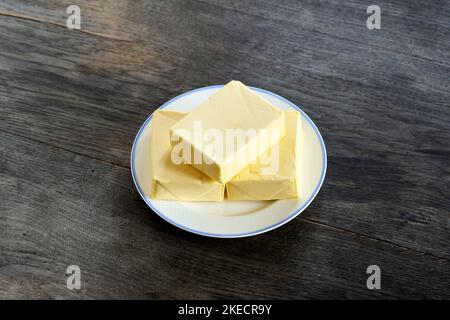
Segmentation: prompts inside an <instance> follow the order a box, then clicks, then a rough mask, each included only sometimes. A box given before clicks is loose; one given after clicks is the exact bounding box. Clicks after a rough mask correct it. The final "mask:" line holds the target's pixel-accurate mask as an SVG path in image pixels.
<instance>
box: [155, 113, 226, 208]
mask: <svg viewBox="0 0 450 320" xmlns="http://www.w3.org/2000/svg"><path fill="white" fill-rule="evenodd" d="M185 115H186V114H185V113H180V112H175V111H164V110H157V111H155V112H154V113H153V118H152V126H151V130H152V131H151V136H150V141H151V142H150V146H149V147H150V150H149V151H150V168H151V170H150V173H151V174H150V179H151V183H150V186H151V191H150V198H152V199H160V200H179V201H222V200H223V198H224V193H225V188H224V185H223V184H221V183H219V182H217V181H214V180H212V179H211V178H209V177H208V176H205V175H204V174H202V173H201V172H199V171H198V170H196V169H195V168H194V167H192V166H191V165H188V164H178V165H177V164H175V163H174V162H173V161H172V158H171V151H172V148H171V144H170V128H171V127H172V126H173V125H174V124H175V123H177V122H178V121H180V120H181V119H182V118H183V117H184V116H185Z"/></svg>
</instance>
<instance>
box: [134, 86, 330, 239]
mask: <svg viewBox="0 0 450 320" xmlns="http://www.w3.org/2000/svg"><path fill="white" fill-rule="evenodd" d="M223 86H224V85H221V84H218V85H212V86H207V87H202V88H197V89H193V90H190V91H186V92H184V93H182V94H180V95H178V96H176V97H174V98H172V99H170V100H169V101H167V102H166V103H164V104H163V105H162V106H161V107H159V108H158V109H164V108H166V107H168V106H169V105H171V104H172V103H173V102H175V101H176V100H178V99H180V98H182V97H184V96H187V95H190V94H193V93H196V92H199V91H203V90H210V89H215V88H221V87H223ZM249 88H251V89H252V90H254V91H257V92H258V91H259V92H264V93H266V94H268V95H271V96H273V97H275V98H278V99H280V100H282V101H283V102H285V103H287V104H288V105H289V106H290V107H292V108H293V109H296V110H298V111H300V113H301V114H302V116H304V118H305V119H306V120H307V121H308V122H309V123H310V124H311V126H312V128H313V129H314V132H315V133H316V135H317V137H318V138H319V141H320V146H321V149H322V173H321V175H320V179H319V182H318V183H317V185H316V187H315V188H314V192H313V193H312V195H311V196H310V197H309V199H308V201H306V202H305V204H304V205H302V206H301V207H299V208H296V209H295V210H294V211H293V212H291V213H290V214H289V215H288V216H287V217H286V218H285V219H283V220H281V221H279V222H277V223H275V224H273V225H270V226H268V227H265V228H262V229H259V230H256V231H251V232H245V233H237V234H220V233H219V234H218V233H208V232H204V231H200V230H195V229H192V228H189V227H186V226H183V225H180V224H178V223H177V222H175V221H173V220H171V219H169V218H168V217H167V216H165V215H164V214H163V213H162V212H160V211H159V210H158V209H156V207H155V206H153V205H152V203H151V200H150V201H149V200H148V199H147V197H146V196H145V195H144V193H143V191H142V189H141V186H140V185H139V182H138V181H137V179H136V174H135V165H134V159H135V150H136V145H137V142H138V141H139V137H140V135H141V133H142V132H143V130H144V129H145V127H146V126H147V125H148V123H149V122H150V121H151V119H152V117H153V112H152V114H151V115H150V116H149V117H148V118H147V119H146V120H145V122H144V123H143V124H142V126H141V127H140V128H139V131H138V133H137V135H136V138H135V139H134V142H133V147H132V148H131V159H130V164H131V175H132V177H133V182H134V185H135V186H136V189H137V190H138V192H139V194H140V196H141V197H142V199H143V200H144V202H145V203H146V204H147V205H148V206H149V207H150V209H152V210H153V211H154V212H155V213H156V214H157V215H158V216H160V217H161V218H162V219H164V220H165V221H167V222H169V223H170V224H172V225H174V226H176V227H178V228H180V229H182V230H185V231H188V232H191V233H195V234H198V235H202V236H206V237H213V238H243V237H250V236H255V235H258V234H261V233H264V232H267V231H270V230H273V229H276V228H278V227H281V226H282V225H284V224H285V223H288V222H289V221H291V220H292V219H294V218H295V217H297V216H298V215H299V214H300V213H302V212H303V211H304V210H305V209H306V208H307V207H308V206H309V205H310V204H311V202H312V201H313V200H314V198H315V197H316V196H317V194H318V193H319V190H320V188H321V187H322V184H323V181H324V180H325V174H326V172H327V151H326V148H325V142H324V141H323V138H322V135H321V134H320V132H319V129H318V128H317V126H316V124H315V123H314V122H313V121H312V120H311V118H310V117H309V116H308V115H307V114H306V113H305V112H304V111H303V110H302V109H300V108H299V107H298V106H297V105H295V104H294V103H292V102H291V101H289V100H287V99H286V98H283V97H282V96H280V95H278V94H276V93H273V92H271V91H268V90H264V89H260V88H256V87H249ZM278 201H280V200H278Z"/></svg>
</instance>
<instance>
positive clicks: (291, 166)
mask: <svg viewBox="0 0 450 320" xmlns="http://www.w3.org/2000/svg"><path fill="white" fill-rule="evenodd" d="M284 113H285V114H284V115H285V121H286V135H285V136H284V137H283V138H282V139H281V140H280V141H279V142H278V143H277V144H276V145H274V146H272V148H271V149H270V150H269V152H268V153H267V154H269V153H270V152H272V151H274V150H275V149H276V148H278V151H277V154H278V155H279V162H278V166H275V168H273V166H274V163H273V161H268V159H270V157H267V158H264V161H262V160H263V159H262V156H261V157H260V158H259V159H258V162H257V163H255V164H251V165H249V166H247V167H246V168H245V169H244V170H242V171H241V172H240V173H239V174H238V175H237V176H236V177H234V178H233V179H232V180H231V181H229V182H228V183H227V184H226V190H227V196H228V199H230V200H276V199H287V198H296V197H298V196H299V190H300V188H299V169H300V163H299V159H300V152H301V132H302V131H301V130H302V129H301V117H300V113H299V112H298V111H284ZM268 164H270V166H269V165H268ZM265 169H266V170H265ZM276 169H277V170H276ZM264 172H265V174H264ZM272 172H273V174H272ZM267 173H270V174H267Z"/></svg>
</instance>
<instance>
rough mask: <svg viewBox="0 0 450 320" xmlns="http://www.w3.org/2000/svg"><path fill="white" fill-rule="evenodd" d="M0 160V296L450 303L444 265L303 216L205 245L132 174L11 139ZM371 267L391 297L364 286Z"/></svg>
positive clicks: (0, 146) (3, 141)
mask: <svg viewBox="0 0 450 320" xmlns="http://www.w3.org/2000/svg"><path fill="white" fill-rule="evenodd" d="M0 155H1V163H0V165H1V166H0V172H1V179H0V181H1V188H2V199H1V200H2V201H1V202H0V210H1V212H2V216H1V219H0V244H1V247H0V248H1V251H2V254H1V255H0V298H82V299H91V298H185V299H188V298H191V299H192V298H248V297H254V298H287V299H294V298H329V297H335V298H367V299H372V298H379V297H384V298H390V299H395V298H405V297H408V298H449V297H450V295H449V294H450V292H449V291H448V287H449V285H450V279H449V277H448V270H449V268H450V262H449V261H446V260H443V259H439V258H435V257H430V256H426V255H423V254H420V253H417V252H414V251H411V250H404V249H401V248H398V247H396V246H393V245H390V244H386V243H381V242H379V241H375V240H372V239H367V238H366V237H361V236H358V235H354V234H350V233H344V232H342V231H340V230H336V229H334V228H330V227H326V226H322V225H319V224H316V223H313V222H309V221H305V220H301V219H295V220H294V221H293V222H292V223H290V224H288V225H286V226H283V227H282V228H280V229H278V230H276V231H274V232H270V233H267V234H264V235H261V236H258V237H252V238H244V239H229V240H224V239H210V238H204V237H200V236H196V235H192V234H189V233H187V232H184V231H180V230H178V229H176V228H175V227H173V226H171V225H169V224H167V223H166V222H164V221H163V220H162V219H160V218H159V217H157V216H156V215H151V214H149V210H148V209H147V208H146V206H145V204H144V203H143V202H142V201H141V200H140V198H139V195H138V194H137V192H136V191H135V190H134V188H133V186H132V181H131V178H130V175H129V170H128V169H125V168H121V167H118V166H115V165H112V164H108V163H105V162H102V161H99V160H95V159H91V158H88V157H85V156H80V155H77V154H74V153H72V152H68V151H64V150H61V149H58V148H54V147H50V146H47V145H45V144H42V143H35V142H34V141H32V140H29V139H25V138H19V137H17V136H15V135H10V134H4V133H1V134H0ZM80 186H83V187H82V188H80ZM355 253H357V254H355ZM72 264H76V265H78V266H80V268H81V272H82V273H81V274H82V278H81V279H82V289H81V290H80V291H76V290H74V291H70V290H68V289H67V288H66V278H65V270H66V268H67V266H68V265H72ZM370 264H377V265H379V266H380V268H381V270H382V279H383V283H382V290H381V291H370V290H368V289H367V288H366V277H367V275H366V273H365V270H366V268H367V266H368V265H370Z"/></svg>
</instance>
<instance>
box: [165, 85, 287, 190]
mask: <svg viewBox="0 0 450 320" xmlns="http://www.w3.org/2000/svg"><path fill="white" fill-rule="evenodd" d="M252 130H253V132H254V133H255V134H254V135H251V134H249V135H248V136H246V138H245V139H244V140H245V141H244V140H241V143H236V145H235V148H230V149H231V150H230V149H228V146H230V143H227V142H226V141H227V140H226V137H228V135H229V134H230V131H231V132H233V131H234V132H239V131H240V132H241V133H242V132H245V133H247V132H251V131H252ZM199 132H201V133H208V132H209V133H212V132H213V133H215V134H216V135H215V137H217V136H220V137H223V138H224V139H223V142H224V143H223V145H222V146H221V147H218V148H211V145H212V142H210V144H208V141H205V140H204V137H200V138H199ZM267 132H270V133H273V132H277V133H278V134H277V137H275V138H274V136H273V135H270V134H267ZM200 135H201V134H200ZM283 136H284V114H283V112H282V111H281V110H279V109H278V108H276V107H275V106H273V105H272V104H271V103H269V102H268V101H266V100H265V99H264V98H262V97H261V96H259V95H258V94H257V93H255V92H253V91H252V90H251V89H249V88H248V87H246V86H245V85H243V84H242V83H241V82H239V81H231V82H229V83H228V84H227V85H225V86H224V87H223V88H221V89H220V90H218V91H217V92H216V93H215V94H213V95H212V96H211V97H209V98H208V99H207V100H206V101H205V102H203V103H201V104H200V105H199V106H198V107H197V108H195V109H194V110H193V111H192V112H190V113H189V114H188V115H187V116H186V117H184V118H183V119H182V120H181V121H180V122H178V123H177V124H175V125H174V126H173V127H172V129H171V140H172V145H173V146H175V145H180V144H184V145H187V146H188V147H189V149H190V150H191V151H189V152H185V153H184V154H185V155H187V153H189V155H187V156H186V158H187V161H186V162H184V163H189V164H191V165H192V166H194V167H195V168H196V169H198V170H199V171H201V172H203V173H204V174H206V175H207V176H209V177H211V178H212V179H214V180H216V181H219V182H221V183H226V182H227V181H229V180H231V179H232V178H233V177H234V176H235V175H236V174H238V173H239V172H240V171H241V170H242V169H244V168H245V167H246V166H247V165H248V164H249V163H251V162H255V161H256V160H257V158H258V156H259V155H260V154H262V153H263V152H265V151H266V150H267V149H268V148H269V147H270V146H272V145H273V144H274V143H276V142H278V141H279V139H280V138H281V137H283ZM186 149H188V148H186ZM197 155H199V156H198V157H197Z"/></svg>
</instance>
